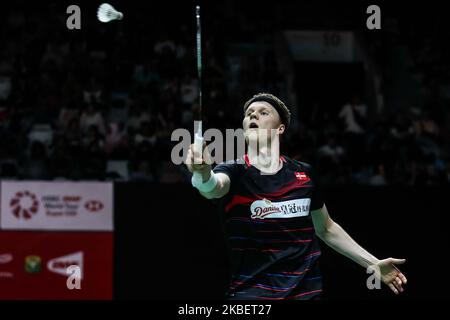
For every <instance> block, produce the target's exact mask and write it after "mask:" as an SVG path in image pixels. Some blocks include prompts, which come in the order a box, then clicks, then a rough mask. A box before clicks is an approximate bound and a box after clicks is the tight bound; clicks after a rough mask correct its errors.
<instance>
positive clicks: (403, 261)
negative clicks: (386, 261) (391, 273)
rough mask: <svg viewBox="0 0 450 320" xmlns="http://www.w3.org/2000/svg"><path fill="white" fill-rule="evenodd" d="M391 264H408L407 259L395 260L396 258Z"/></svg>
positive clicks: (392, 259)
mask: <svg viewBox="0 0 450 320" xmlns="http://www.w3.org/2000/svg"><path fill="white" fill-rule="evenodd" d="M391 262H392V263H393V264H404V263H405V262H406V259H394V258H391Z"/></svg>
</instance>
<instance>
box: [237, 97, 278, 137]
mask: <svg viewBox="0 0 450 320" xmlns="http://www.w3.org/2000/svg"><path fill="white" fill-rule="evenodd" d="M242 127H243V129H244V135H245V137H246V139H248V138H250V139H253V138H258V136H260V135H261V134H269V136H272V135H273V132H272V135H270V133H271V132H270V130H271V129H273V131H274V132H275V133H276V134H283V132H284V129H285V126H284V124H282V123H281V120H280V115H279V114H278V111H277V110H276V109H275V108H274V107H272V106H271V105H270V103H267V102H265V101H256V102H253V103H252V104H250V106H249V107H248V108H247V110H246V111H245V115H244V120H243V121H242Z"/></svg>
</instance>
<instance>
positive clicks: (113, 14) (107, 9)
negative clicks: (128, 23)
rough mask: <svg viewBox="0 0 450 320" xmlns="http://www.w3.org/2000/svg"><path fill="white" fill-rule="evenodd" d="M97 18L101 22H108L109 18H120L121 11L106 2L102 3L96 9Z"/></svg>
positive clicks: (121, 15) (121, 16)
mask: <svg viewBox="0 0 450 320" xmlns="http://www.w3.org/2000/svg"><path fill="white" fill-rule="evenodd" d="M97 18H98V20H100V21H101V22H109V21H111V20H122V18H123V14H122V12H119V11H117V10H116V9H114V7H113V6H112V5H110V4H108V3H102V4H101V5H100V7H98V10H97Z"/></svg>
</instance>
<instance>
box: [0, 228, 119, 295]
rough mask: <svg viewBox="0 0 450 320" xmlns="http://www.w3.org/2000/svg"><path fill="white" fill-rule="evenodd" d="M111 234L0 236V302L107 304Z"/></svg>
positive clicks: (0, 233) (110, 288) (11, 233)
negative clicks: (12, 300)
mask: <svg viewBox="0 0 450 320" xmlns="http://www.w3.org/2000/svg"><path fill="white" fill-rule="evenodd" d="M112 281H113V233H112V232H34V231H22V232H12V231H0V299H3V300H4V299H8V300H11V299H14V300H15V299H39V300H41V299H42V300H59V299H62V300H72V299H76V300H80V299H81V300H90V299H99V300H108V299H112Z"/></svg>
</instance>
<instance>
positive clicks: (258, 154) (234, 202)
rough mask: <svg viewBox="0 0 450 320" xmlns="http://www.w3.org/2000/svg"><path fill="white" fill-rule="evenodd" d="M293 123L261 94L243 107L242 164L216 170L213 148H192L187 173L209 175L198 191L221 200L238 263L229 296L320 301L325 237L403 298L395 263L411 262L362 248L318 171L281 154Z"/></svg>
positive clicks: (270, 98) (233, 261) (277, 102)
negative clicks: (333, 212) (338, 217)
mask: <svg viewBox="0 0 450 320" xmlns="http://www.w3.org/2000/svg"><path fill="white" fill-rule="evenodd" d="M289 122H290V111H289V109H288V108H287V107H286V106H285V104H284V103H283V102H282V101H281V100H280V99H278V98H277V97H275V96H274V95H272V94H267V93H260V94H257V95H255V96H253V97H252V98H251V99H249V100H248V101H247V102H246V103H245V105H244V119H243V122H242V125H243V129H244V136H245V141H246V153H245V155H244V156H243V157H242V158H240V159H237V160H234V161H230V162H225V163H221V164H219V165H217V166H216V167H215V168H214V169H212V166H211V165H210V164H207V163H210V162H211V161H210V155H209V153H208V151H207V147H206V146H204V153H203V156H202V155H199V154H196V153H194V148H193V145H191V148H190V150H189V152H188V154H187V158H186V165H187V167H188V169H189V170H190V172H192V173H193V172H199V173H200V174H201V177H202V181H200V182H198V181H197V182H194V180H193V185H194V186H195V187H196V188H197V189H198V190H199V191H200V193H201V195H203V196H204V197H205V198H207V199H220V207H221V212H223V221H224V229H225V233H226V236H227V239H226V240H227V243H228V247H229V252H230V265H231V279H230V284H229V288H228V292H227V298H228V299H230V300H241V299H273V300H281V299H296V300H302V299H320V298H321V295H322V281H321V273H320V270H319V266H318V261H319V257H320V255H321V251H320V246H319V242H318V238H320V239H321V240H322V241H323V242H325V243H326V244H327V245H328V246H330V247H331V248H333V249H334V250H336V251H337V252H339V253H341V254H343V255H344V256H346V257H348V258H350V259H351V260H353V261H354V262H356V263H357V264H359V265H361V266H362V267H363V268H368V267H371V268H372V270H374V271H375V274H376V275H377V276H378V279H379V280H381V282H383V283H385V284H386V285H388V286H389V288H390V289H391V290H392V291H393V292H394V293H395V294H399V293H401V292H403V291H404V289H403V286H404V285H405V284H406V281H407V280H406V277H405V276H404V275H403V274H402V273H401V272H400V271H399V269H398V268H397V267H396V265H398V264H403V263H404V262H405V260H404V259H394V258H387V259H378V258H376V257H374V256H373V255H372V254H370V253H369V252H367V251H366V250H365V249H364V248H362V247H361V246H360V245H358V243H356V242H355V241H354V240H353V239H352V238H351V237H350V236H349V235H348V234H347V233H346V232H345V230H344V229H343V228H342V227H341V226H340V225H339V224H338V223H336V222H335V221H333V219H332V218H331V217H330V214H329V213H328V211H327V208H326V206H325V204H324V202H323V199H322V197H321V194H320V190H319V188H318V187H317V184H316V177H315V175H314V171H313V169H312V168H311V166H310V165H309V164H307V163H304V162H299V161H296V160H293V159H290V158H289V157H287V156H285V155H280V137H281V136H282V135H283V134H284V133H285V132H286V130H287V129H288V128H289ZM263 138H264V139H263ZM194 159H196V160H197V161H198V160H199V159H201V160H200V163H201V164H194ZM197 161H196V162H195V163H199V162H197Z"/></svg>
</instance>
